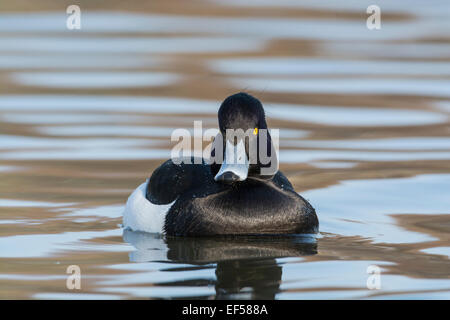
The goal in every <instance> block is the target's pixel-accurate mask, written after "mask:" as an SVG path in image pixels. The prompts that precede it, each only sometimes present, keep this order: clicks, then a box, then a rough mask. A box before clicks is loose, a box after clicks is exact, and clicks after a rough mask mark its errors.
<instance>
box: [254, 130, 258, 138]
mask: <svg viewBox="0 0 450 320" xmlns="http://www.w3.org/2000/svg"><path fill="white" fill-rule="evenodd" d="M253 134H254V135H255V136H256V135H257V134H258V128H255V130H253Z"/></svg>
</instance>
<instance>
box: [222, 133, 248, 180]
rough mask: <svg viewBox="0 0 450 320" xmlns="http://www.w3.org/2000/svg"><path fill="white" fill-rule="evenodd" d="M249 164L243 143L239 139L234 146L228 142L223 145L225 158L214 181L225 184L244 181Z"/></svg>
mask: <svg viewBox="0 0 450 320" xmlns="http://www.w3.org/2000/svg"><path fill="white" fill-rule="evenodd" d="M248 168H249V162H248V158H247V153H246V152H245V145H244V141H243V140H242V139H241V140H240V141H239V142H238V143H237V144H236V145H233V144H232V143H231V142H230V141H229V140H227V143H226V145H225V157H224V159H223V163H222V166H221V167H220V170H219V172H218V173H217V174H216V176H215V177H214V180H216V181H221V182H225V183H232V182H237V181H244V180H245V179H247V176H248Z"/></svg>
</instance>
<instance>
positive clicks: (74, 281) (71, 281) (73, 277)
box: [66, 264, 81, 290]
mask: <svg viewBox="0 0 450 320" xmlns="http://www.w3.org/2000/svg"><path fill="white" fill-rule="evenodd" d="M66 273H67V274H70V275H69V276H68V277H67V280H66V287H67V289H69V290H74V289H76V290H81V269H80V266H77V265H76V264H74V265H71V266H68V267H67V270H66Z"/></svg>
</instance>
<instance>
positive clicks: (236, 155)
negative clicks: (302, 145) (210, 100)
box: [211, 92, 278, 183]
mask: <svg viewBox="0 0 450 320" xmlns="http://www.w3.org/2000/svg"><path fill="white" fill-rule="evenodd" d="M218 118H219V129H220V134H219V135H218V136H216V138H215V140H214V144H213V148H212V152H211V158H212V159H214V160H213V163H212V164H211V169H212V172H213V174H214V180H216V181H218V182H224V183H235V182H240V181H245V180H247V179H248V178H256V179H271V178H272V177H273V176H274V175H275V174H276V172H277V171H278V160H277V156H276V152H275V148H274V145H273V143H272V138H271V136H270V134H269V131H268V128H267V123H266V118H265V114H264V108H263V106H262V104H261V102H260V101H259V100H258V99H256V98H255V97H252V96H251V95H249V94H247V93H242V92H240V93H237V94H234V95H232V96H229V97H228V98H226V99H225V100H224V101H223V102H222V105H221V106H220V108H219V112H218ZM221 155H222V156H221Z"/></svg>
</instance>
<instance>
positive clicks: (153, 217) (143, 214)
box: [123, 180, 176, 233]
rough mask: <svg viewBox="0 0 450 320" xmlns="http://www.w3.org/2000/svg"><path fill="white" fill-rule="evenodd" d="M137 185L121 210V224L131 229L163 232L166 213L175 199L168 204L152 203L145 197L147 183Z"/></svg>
mask: <svg viewBox="0 0 450 320" xmlns="http://www.w3.org/2000/svg"><path fill="white" fill-rule="evenodd" d="M148 181H149V180H147V181H146V182H144V183H143V184H141V185H140V186H139V187H137V189H136V190H134V192H133V193H132V194H131V195H130V197H129V198H128V201H127V204H126V206H125V211H124V212H123V225H124V227H125V228H129V229H131V230H133V231H144V232H149V233H163V227H164V222H165V219H166V214H167V212H168V211H169V209H170V207H171V206H172V205H173V203H174V202H175V201H176V200H175V201H173V202H172V203H169V204H162V205H158V204H153V203H151V202H150V201H149V200H147V198H146V197H145V194H146V190H147V183H148Z"/></svg>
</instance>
